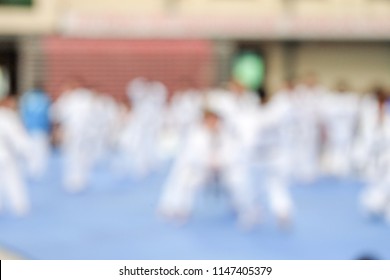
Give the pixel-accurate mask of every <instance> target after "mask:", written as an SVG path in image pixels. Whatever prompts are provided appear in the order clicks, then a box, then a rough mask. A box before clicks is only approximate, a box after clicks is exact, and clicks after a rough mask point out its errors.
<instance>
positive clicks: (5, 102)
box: [0, 95, 18, 110]
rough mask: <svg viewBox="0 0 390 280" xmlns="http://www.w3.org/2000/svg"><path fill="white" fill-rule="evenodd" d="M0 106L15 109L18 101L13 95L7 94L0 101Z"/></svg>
mask: <svg viewBox="0 0 390 280" xmlns="http://www.w3.org/2000/svg"><path fill="white" fill-rule="evenodd" d="M0 107H5V108H8V109H12V110H16V109H17V107H18V101H17V99H16V97H15V96H13V95H8V96H6V97H5V98H4V99H2V100H1V101H0Z"/></svg>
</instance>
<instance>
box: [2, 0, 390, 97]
mask: <svg viewBox="0 0 390 280" xmlns="http://www.w3.org/2000/svg"><path fill="white" fill-rule="evenodd" d="M6 2H7V3H6ZM11 2H14V4H13V5H12V3H11ZM16 2H23V0H19V1H18V0H14V1H12V0H0V65H1V67H2V68H1V69H3V70H2V72H3V73H7V74H3V76H4V77H5V76H6V77H7V78H3V79H8V83H9V88H10V91H12V92H15V93H20V92H22V91H24V90H25V89H27V88H29V87H32V86H33V84H34V83H36V82H39V81H43V82H44V84H45V85H46V87H47V89H48V90H49V92H50V93H51V94H53V95H57V94H58V91H59V90H60V87H61V83H63V82H65V81H66V80H67V79H69V78H72V77H76V76H82V77H83V78H84V79H85V80H86V81H87V82H88V83H89V84H91V85H92V86H95V87H99V88H100V89H101V90H103V91H106V92H109V93H111V94H114V95H117V96H121V95H123V94H124V90H125V86H126V83H127V81H128V80H130V79H131V78H134V77H136V76H145V77H149V78H152V79H158V80H161V81H163V82H164V83H166V84H167V85H168V87H169V88H170V89H171V90H174V89H176V88H179V87H182V86H199V87H207V86H216V85H220V84H223V83H224V82H226V81H227V80H229V79H230V76H231V65H232V61H233V59H234V57H235V56H236V55H237V54H239V53H240V52H242V51H245V50H251V51H254V52H256V53H257V54H258V55H259V56H262V57H263V59H264V61H265V67H266V68H265V69H266V71H265V80H264V85H263V86H264V88H265V89H266V90H267V91H268V92H271V93H272V92H274V91H275V90H277V89H278V87H279V86H280V85H281V84H282V83H283V81H284V79H285V78H287V77H297V78H299V77H302V76H304V75H305V74H306V73H307V72H311V71H314V72H316V73H317V75H318V76H319V79H320V81H321V82H323V83H324V84H326V85H327V86H329V87H334V86H335V85H336V84H337V83H338V82H339V81H340V80H344V81H346V82H347V83H348V84H349V85H350V86H351V88H352V89H354V90H356V91H366V90H368V89H369V88H370V87H371V86H372V85H374V84H382V85H384V86H390V1H388V0H343V1H340V0H143V1H135V0H131V1H123V0H111V1H93V0H31V1H28V0H27V1H25V2H26V3H16ZM30 2H31V3H30ZM15 3H16V4H15Z"/></svg>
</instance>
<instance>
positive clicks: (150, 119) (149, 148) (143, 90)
mask: <svg viewBox="0 0 390 280" xmlns="http://www.w3.org/2000/svg"><path fill="white" fill-rule="evenodd" d="M127 94H128V96H129V98H130V100H131V103H132V122H133V123H132V125H131V130H132V144H131V145H130V146H129V147H132V148H131V149H132V151H131V153H132V155H133V158H134V169H135V172H136V173H137V174H138V176H146V175H148V174H150V172H152V171H153V170H154V169H155V168H156V167H157V166H158V164H159V163H160V161H161V153H160V143H159V140H160V132H161V128H162V124H163V122H162V117H161V116H162V115H163V112H164V106H165V102H166V98H167V94H168V92H167V88H166V87H165V86H164V85H163V84H162V83H160V82H156V81H154V82H153V81H147V80H146V79H143V78H138V79H135V80H133V81H132V82H131V83H130V84H129V86H128V92H127Z"/></svg>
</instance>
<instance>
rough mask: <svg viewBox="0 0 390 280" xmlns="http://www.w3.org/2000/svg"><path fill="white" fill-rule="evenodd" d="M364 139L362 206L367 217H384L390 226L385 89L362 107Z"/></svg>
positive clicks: (389, 124) (389, 120)
mask: <svg viewBox="0 0 390 280" xmlns="http://www.w3.org/2000/svg"><path fill="white" fill-rule="evenodd" d="M362 106H363V108H362V119H361V121H362V128H363V129H362V136H361V139H360V141H361V142H360V143H359V145H358V147H357V148H360V149H362V152H361V154H359V156H360V157H359V158H358V159H360V160H361V161H362V162H361V166H362V167H363V171H364V173H363V178H364V179H365V180H366V182H367V187H366V188H365V190H364V191H363V192H362V194H361V197H360V203H361V206H362V208H363V211H364V213H366V214H367V215H378V216H384V218H385V219H386V221H387V222H388V223H390V176H389V172H388V171H389V168H390V144H389V143H390V106H389V103H388V101H387V97H386V95H385V92H384V91H383V90H380V89H378V90H377V91H376V96H375V98H372V97H368V98H366V99H365V100H364V101H363V104H362Z"/></svg>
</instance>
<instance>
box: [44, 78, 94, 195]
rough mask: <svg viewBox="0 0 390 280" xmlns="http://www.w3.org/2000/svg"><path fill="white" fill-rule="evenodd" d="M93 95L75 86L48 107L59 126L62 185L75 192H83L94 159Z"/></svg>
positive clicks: (87, 90)
mask: <svg viewBox="0 0 390 280" xmlns="http://www.w3.org/2000/svg"><path fill="white" fill-rule="evenodd" d="M94 98H95V97H94V94H93V93H92V91H91V90H89V89H88V88H86V87H84V86H81V85H80V84H78V83H76V84H74V85H71V88H70V89H69V90H67V91H65V92H64V93H63V94H62V95H61V96H60V97H59V98H58V100H57V101H56V102H55V103H54V105H53V107H52V112H51V115H52V118H53V122H54V123H57V124H60V126H61V130H62V148H63V153H64V157H65V166H64V185H65V188H66V190H67V191H69V192H73V193H77V192H80V191H82V190H84V189H85V187H86V185H87V182H88V181H87V179H88V176H89V173H90V171H91V168H92V166H93V160H94V154H93V153H94V149H93V148H92V146H91V143H92V142H93V141H94V140H95V139H94V136H95V135H94V129H93V122H94V118H95V115H94V110H93V109H94V107H93V105H94Z"/></svg>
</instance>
